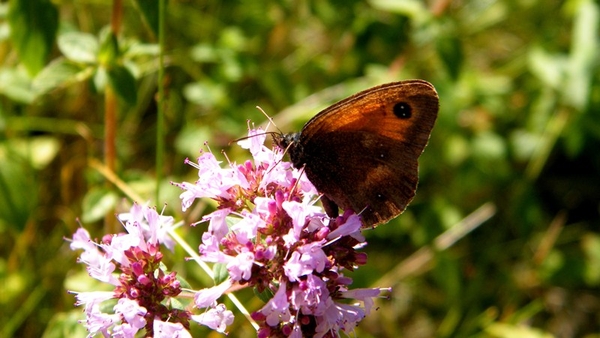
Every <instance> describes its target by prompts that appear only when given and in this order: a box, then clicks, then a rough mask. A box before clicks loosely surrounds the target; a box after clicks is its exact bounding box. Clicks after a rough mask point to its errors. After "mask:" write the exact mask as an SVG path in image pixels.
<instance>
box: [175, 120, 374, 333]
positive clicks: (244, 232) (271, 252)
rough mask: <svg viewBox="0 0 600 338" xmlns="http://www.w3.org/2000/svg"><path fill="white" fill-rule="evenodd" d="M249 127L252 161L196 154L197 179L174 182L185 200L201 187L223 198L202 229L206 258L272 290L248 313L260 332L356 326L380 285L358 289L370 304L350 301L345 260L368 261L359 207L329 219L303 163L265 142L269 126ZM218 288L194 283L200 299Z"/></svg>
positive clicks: (350, 264)
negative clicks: (291, 160) (284, 158)
mask: <svg viewBox="0 0 600 338" xmlns="http://www.w3.org/2000/svg"><path fill="white" fill-rule="evenodd" d="M248 136H249V137H248V138H247V139H244V140H242V141H239V142H238V144H239V145H240V146H241V147H242V148H244V149H249V150H250V153H251V154H252V157H253V160H252V161H246V162H245V163H243V164H240V165H238V164H235V163H230V162H229V163H228V165H227V166H226V167H224V168H221V167H219V166H218V164H219V163H220V162H218V161H217V160H216V159H215V158H214V156H212V155H207V154H203V155H202V156H201V158H199V160H198V163H197V164H191V163H190V164H191V165H192V166H194V167H195V168H197V169H198V172H199V174H198V175H199V180H198V181H196V182H195V183H187V182H184V183H175V184H176V185H177V186H179V187H180V188H182V189H183V190H184V191H183V193H182V194H181V199H182V205H183V209H184V210H185V209H187V208H188V207H189V206H190V204H191V202H192V200H193V199H195V198H199V197H208V198H212V199H214V200H215V201H216V202H217V210H216V211H215V212H213V213H212V214H209V215H207V216H205V217H204V219H205V220H210V223H209V228H208V231H207V232H206V233H204V235H203V236H202V244H201V245H200V247H199V253H200V259H201V260H203V261H206V262H213V263H223V264H225V266H226V268H227V271H228V272H229V279H230V280H231V281H232V282H237V283H238V284H240V285H242V286H244V285H245V286H249V287H254V288H255V289H256V290H257V291H258V292H264V291H265V290H269V291H270V292H273V293H274V296H273V298H271V299H270V300H269V301H268V302H267V303H266V305H265V306H264V307H263V308H262V309H260V310H258V311H255V312H254V313H253V314H252V318H253V319H254V320H255V321H256V322H257V323H258V325H259V327H260V328H259V331H258V336H259V337H279V336H281V337H284V336H285V337H288V336H291V337H301V336H316V337H319V336H320V337H324V336H328V337H334V336H338V334H339V332H340V331H343V332H346V333H349V332H351V331H352V330H353V328H354V327H355V326H356V325H357V324H358V322H360V320H362V318H364V316H365V314H366V313H368V312H369V311H370V309H371V306H372V303H373V300H372V298H374V297H377V296H378V295H379V293H380V292H381V290H380V289H369V290H370V292H364V293H360V294H359V293H355V294H356V295H357V299H358V300H360V301H362V303H363V304H365V307H366V308H364V309H363V308H362V307H361V306H359V305H346V304H345V301H344V299H345V298H346V297H347V296H348V295H350V294H349V293H348V292H349V291H348V285H349V283H351V280H350V279H349V278H346V277H344V275H343V270H344V269H348V270H353V269H355V268H357V267H358V266H360V265H363V264H365V263H366V255H365V254H364V253H361V252H358V251H357V249H358V248H360V247H362V246H364V245H365V242H364V237H363V236H362V234H361V233H360V229H361V222H360V218H359V216H357V215H356V214H354V213H353V212H345V213H344V214H343V215H342V216H340V217H338V218H336V219H327V217H326V216H325V213H324V212H323V211H322V209H321V208H320V207H317V206H316V205H315V202H316V201H317V200H318V197H319V196H318V193H317V191H316V190H315V188H314V187H313V186H312V184H310V182H309V181H308V180H307V179H306V176H305V175H303V174H302V171H299V170H296V169H294V168H293V167H292V165H291V164H290V163H289V162H284V161H282V156H283V153H282V150H281V149H278V148H275V149H273V150H272V149H269V148H267V147H265V146H264V145H263V142H264V140H265V138H266V134H265V133H264V132H262V131H261V130H260V129H256V130H250V131H249V133H248ZM188 163H189V162H188ZM212 289H214V292H213V291H210V292H209V291H206V292H201V293H198V294H197V295H196V302H197V303H199V304H200V305H202V306H206V305H207V304H209V303H210V304H212V305H214V303H215V302H216V298H215V297H217V298H218V295H220V294H222V292H223V290H222V288H220V287H219V286H217V287H215V288H212ZM215 311H216V310H215ZM208 313H209V312H207V313H206V315H204V316H203V319H202V320H203V322H204V323H206V322H207V319H206V318H205V317H207V316H208ZM195 318H196V319H197V318H198V317H193V320H196V319H195ZM215 320H216V321H217V322H218V319H215ZM205 325H208V324H205ZM215 325H216V324H215ZM215 327H217V326H215Z"/></svg>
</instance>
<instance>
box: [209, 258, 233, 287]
mask: <svg viewBox="0 0 600 338" xmlns="http://www.w3.org/2000/svg"><path fill="white" fill-rule="evenodd" d="M213 278H214V280H215V284H216V285H219V284H221V283H223V282H224V281H225V280H226V279H227V278H229V272H228V271H227V264H223V263H216V264H215V265H214V266H213Z"/></svg>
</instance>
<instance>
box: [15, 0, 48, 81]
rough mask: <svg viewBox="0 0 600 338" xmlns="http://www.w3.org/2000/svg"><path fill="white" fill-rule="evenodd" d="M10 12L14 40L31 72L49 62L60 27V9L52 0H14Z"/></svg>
mask: <svg viewBox="0 0 600 338" xmlns="http://www.w3.org/2000/svg"><path fill="white" fill-rule="evenodd" d="M10 4H11V6H10V9H9V13H8V22H9V24H10V30H11V40H12V43H13V45H14V47H15V49H16V51H17V53H18V54H19V57H20V59H21V62H23V64H24V65H25V68H27V71H28V72H29V74H30V75H32V76H33V75H36V74H37V73H38V72H40V71H41V70H42V69H43V68H44V65H45V64H46V58H47V57H48V55H49V53H50V51H51V49H52V43H53V42H54V38H55V36H56V31H57V29H58V10H57V9H56V7H54V5H53V4H52V3H51V2H50V1H48V0H12V1H11V2H10Z"/></svg>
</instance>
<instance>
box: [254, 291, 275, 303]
mask: <svg viewBox="0 0 600 338" xmlns="http://www.w3.org/2000/svg"><path fill="white" fill-rule="evenodd" d="M254 294H255V295H256V296H257V297H258V298H259V299H260V300H262V301H263V302H265V303H267V302H268V301H269V300H271V298H273V296H275V294H274V293H273V291H271V289H269V288H266V289H264V290H263V291H262V292H258V290H257V289H256V288H254Z"/></svg>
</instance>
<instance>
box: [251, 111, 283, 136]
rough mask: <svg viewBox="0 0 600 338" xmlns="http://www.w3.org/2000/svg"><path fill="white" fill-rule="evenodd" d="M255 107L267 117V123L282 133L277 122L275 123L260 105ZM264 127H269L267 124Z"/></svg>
mask: <svg viewBox="0 0 600 338" xmlns="http://www.w3.org/2000/svg"><path fill="white" fill-rule="evenodd" d="M256 109H258V110H260V112H261V113H262V114H263V115H264V116H265V117H266V118H267V120H269V124H273V126H274V127H275V128H276V129H277V130H278V131H279V133H280V134H283V132H282V131H281V130H280V129H279V127H277V124H275V121H274V120H273V118H272V117H271V116H269V114H267V113H266V112H265V111H264V110H263V109H262V108H261V107H260V106H256ZM265 129H269V125H268V124H267V127H266V128H265Z"/></svg>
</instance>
